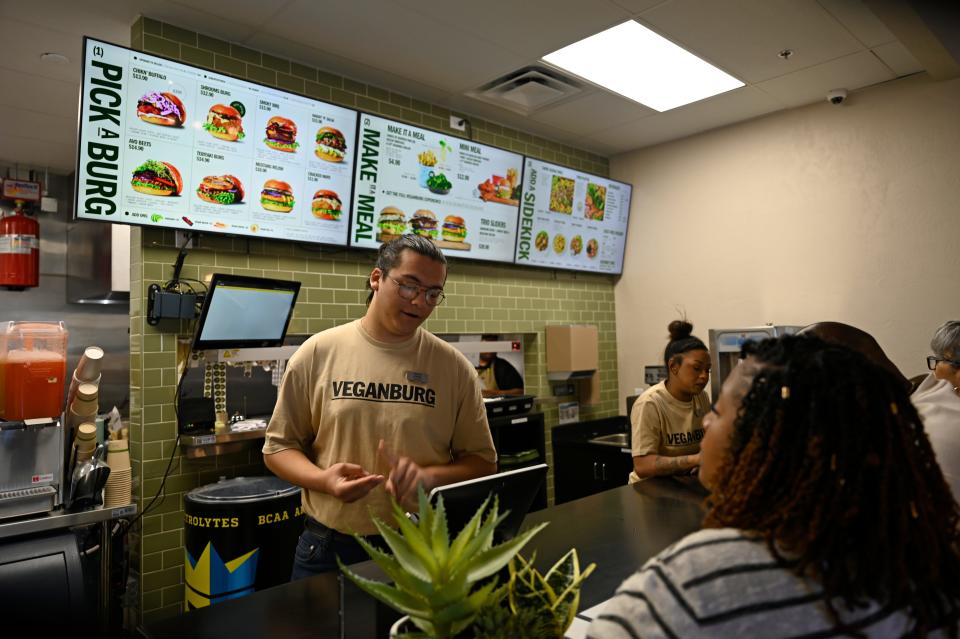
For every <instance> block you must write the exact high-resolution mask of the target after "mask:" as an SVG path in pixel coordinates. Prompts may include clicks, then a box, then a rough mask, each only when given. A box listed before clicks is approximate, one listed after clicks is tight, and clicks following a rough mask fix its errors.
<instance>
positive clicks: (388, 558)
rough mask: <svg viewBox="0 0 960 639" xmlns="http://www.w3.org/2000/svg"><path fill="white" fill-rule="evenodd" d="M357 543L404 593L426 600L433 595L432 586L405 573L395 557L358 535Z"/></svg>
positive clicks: (356, 537) (356, 536)
mask: <svg viewBox="0 0 960 639" xmlns="http://www.w3.org/2000/svg"><path fill="white" fill-rule="evenodd" d="M354 537H355V539H356V540H357V542H358V543H359V544H360V545H361V546H362V547H363V549H364V550H365V551H366V552H367V554H368V555H370V558H371V559H372V560H373V561H374V563H376V564H377V565H378V566H380V569H381V570H383V572H384V573H386V575H387V576H388V577H389V578H390V579H391V580H392V581H393V582H394V583H395V584H396V585H397V587H399V588H400V589H401V590H405V591H406V592H409V593H412V594H415V595H419V596H421V597H424V598H427V597H430V596H431V595H432V594H433V585H432V584H431V583H430V582H429V581H424V580H423V579H419V578H418V577H416V576H414V575H413V574H411V573H409V572H407V571H406V570H404V569H403V566H401V565H400V562H399V561H397V559H396V557H394V556H393V555H390V554H388V553H385V552H383V551H382V550H380V549H378V548H376V547H375V546H373V545H371V544H370V542H368V541H367V540H366V539H364V538H363V537H362V536H360V535H355V536H354Z"/></svg>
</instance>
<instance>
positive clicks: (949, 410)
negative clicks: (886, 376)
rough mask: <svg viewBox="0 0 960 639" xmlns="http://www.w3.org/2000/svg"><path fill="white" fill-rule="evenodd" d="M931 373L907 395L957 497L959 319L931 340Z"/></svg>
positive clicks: (959, 470) (959, 478)
mask: <svg viewBox="0 0 960 639" xmlns="http://www.w3.org/2000/svg"><path fill="white" fill-rule="evenodd" d="M930 350H932V351H933V355H930V356H929V357H927V368H929V369H930V370H931V371H933V372H932V373H930V375H928V376H927V378H926V379H925V380H923V381H922V382H921V383H920V385H919V386H918V387H917V390H915V391H914V392H913V395H911V396H910V401H912V402H913V405H914V406H915V407H916V409H917V412H918V413H919V414H920V418H921V419H923V425H924V428H925V430H926V431H927V436H928V437H929V438H930V444H931V445H932V446H933V451H934V453H935V454H936V456H937V462H939V464H940V468H941V469H942V470H943V475H944V477H945V478H946V480H947V483H948V484H950V489H951V490H952V491H953V494H954V496H955V497H960V391H958V387H960V321H958V320H950V321H948V322H945V323H944V324H943V326H941V327H940V328H938V329H937V331H936V332H935V333H934V334H933V339H931V340H930Z"/></svg>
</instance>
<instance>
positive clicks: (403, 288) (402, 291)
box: [387, 275, 447, 306]
mask: <svg viewBox="0 0 960 639" xmlns="http://www.w3.org/2000/svg"><path fill="white" fill-rule="evenodd" d="M387 277H390V276H389V275H388V276H387ZM390 279H391V280H393V283H394V284H396V285H397V294H398V295H400V297H402V298H403V299H405V300H407V301H408V302H412V301H413V300H415V299H417V295H420V292H421V291H422V292H423V299H424V300H426V302H427V304H429V305H430V306H439V305H440V304H442V303H443V300H444V299H446V297H447V296H446V295H444V293H443V289H442V288H427V287H426V286H417V285H416V284H404V283H403V282H401V281H400V280H398V279H396V278H393V277H390Z"/></svg>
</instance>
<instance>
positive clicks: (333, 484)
mask: <svg viewBox="0 0 960 639" xmlns="http://www.w3.org/2000/svg"><path fill="white" fill-rule="evenodd" d="M383 481H384V478H383V475H373V474H371V473H368V472H367V471H365V470H364V469H363V467H362V466H358V465H357V464H347V463H343V462H341V463H339V464H334V465H333V466H330V467H329V468H327V469H326V470H325V471H323V489H322V490H323V492H325V493H327V494H328V495H333V496H334V497H336V498H337V499H339V500H340V501H342V502H346V503H348V504H349V503H351V502H354V501H357V500H358V499H361V498H363V497H365V496H366V495H367V493H369V492H370V491H371V490H373V489H374V488H376V487H377V486H379V485H380V484H382V483H383Z"/></svg>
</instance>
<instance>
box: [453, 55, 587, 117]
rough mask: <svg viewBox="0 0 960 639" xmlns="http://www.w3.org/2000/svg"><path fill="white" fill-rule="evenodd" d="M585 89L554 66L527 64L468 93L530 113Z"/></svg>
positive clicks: (525, 113) (485, 100)
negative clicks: (532, 65) (529, 65)
mask: <svg viewBox="0 0 960 639" xmlns="http://www.w3.org/2000/svg"><path fill="white" fill-rule="evenodd" d="M581 91H583V88H582V87H581V86H580V85H579V84H578V83H576V82H574V81H573V80H571V79H570V78H567V77H566V76H564V75H562V74H560V73H557V72H556V71H553V70H552V69H545V68H543V67H524V68H523V69H519V70H517V71H514V72H512V73H508V74H507V75H505V76H502V77H500V78H497V79H496V80H494V81H492V82H488V83H487V84H485V85H483V86H482V87H480V88H478V89H476V90H474V91H470V92H469V93H467V95H469V96H470V97H472V98H477V99H479V100H483V101H484V102H489V103H490V104H495V105H496V106H499V107H503V108H505V109H510V110H511V111H516V112H517V113H522V114H524V115H527V114H529V113H532V112H534V111H536V110H538V109H541V108H543V107H545V106H547V105H549V104H553V103H555V102H558V101H560V100H563V99H566V98H569V97H571V96H574V95H577V94H578V93H580V92H581Z"/></svg>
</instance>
